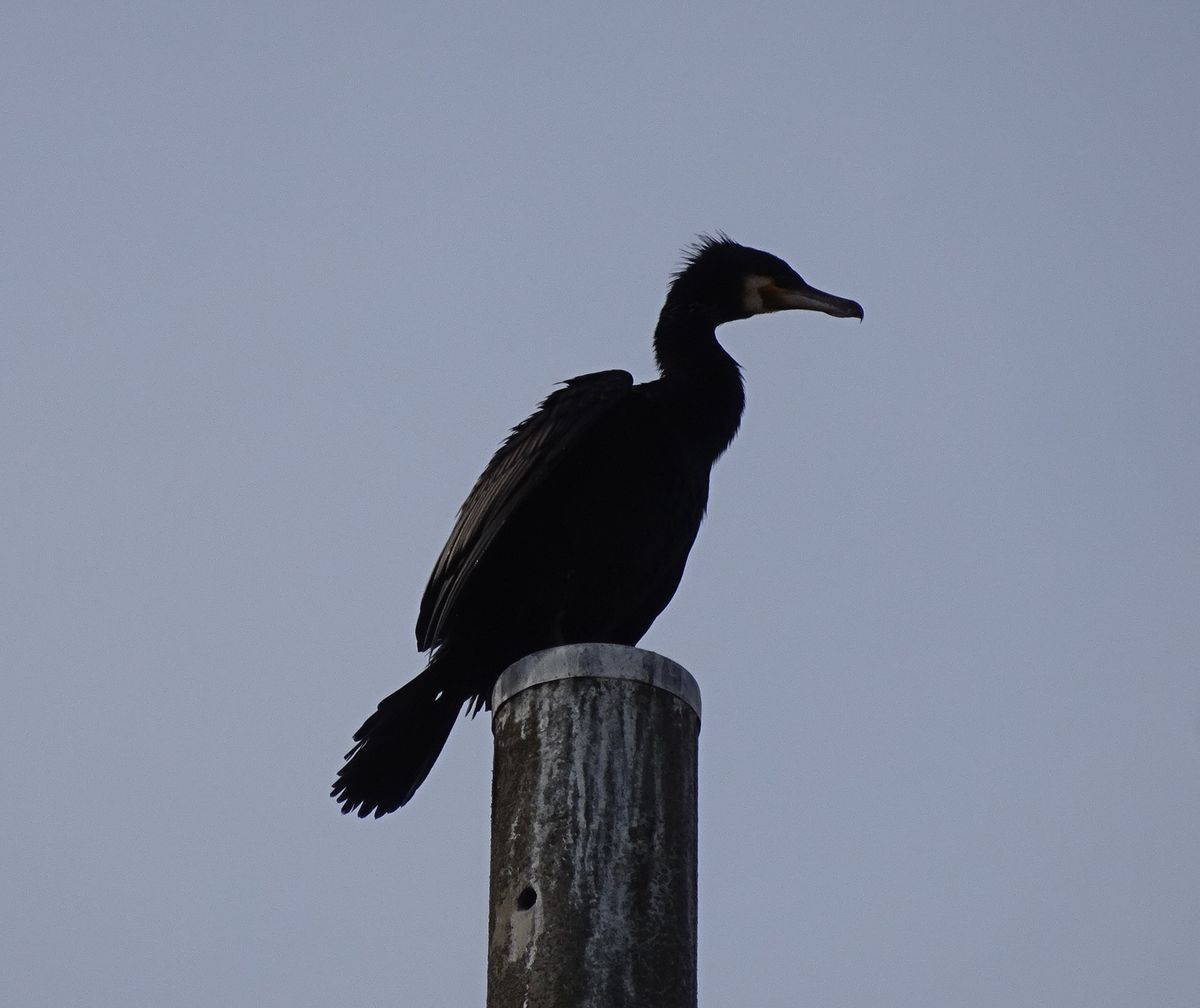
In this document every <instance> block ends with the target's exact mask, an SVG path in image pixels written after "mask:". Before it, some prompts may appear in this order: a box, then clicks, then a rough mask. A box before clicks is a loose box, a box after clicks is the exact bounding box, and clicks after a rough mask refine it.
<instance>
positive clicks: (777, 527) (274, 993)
mask: <svg viewBox="0 0 1200 1008" xmlns="http://www.w3.org/2000/svg"><path fill="white" fill-rule="evenodd" d="M1198 62H1200V8H1198V7H1197V6H1196V5H1195V4H1194V3H1182V2H1181V3H1175V4H1169V3H1142V4H1136V5H1135V4H1119V3H1092V4H1084V3H1058V4H1050V5H1045V4H995V3H991V4H982V3H966V4H963V3H954V4H950V3H945V4H916V5H913V4H893V3H883V2H878V0H864V2H859V3H853V2H852V3H843V4H819V5H806V4H801V5H797V4H794V3H761V4H760V3H749V4H716V3H711V2H702V3H690V4H686V5H685V4H662V5H652V6H647V5H644V4H631V3H622V2H616V3H607V4H594V3H592V4H586V5H584V4H578V5H577V4H556V3H542V4H523V5H517V6H515V7H514V6H512V5H509V6H505V7H495V8H494V9H493V8H491V7H489V6H487V5H481V4H480V5H476V4H461V3H450V4H440V5H431V4H425V5H416V4H404V3H401V4H354V5H330V4H309V3H298V4H286V5H284V4H281V5H269V4H261V3H259V4H220V3H205V4H200V5H180V4H145V3H137V2H131V3H123V4H67V3H49V4H36V5H33V4H30V5H9V8H8V10H7V11H6V13H5V16H4V27H3V31H2V32H0V86H2V94H3V99H2V110H0V115H2V116H3V136H4V154H3V179H4V182H3V186H2V187H0V199H2V200H3V211H2V223H0V249H2V254H3V264H2V268H0V392H2V397H0V424H2V430H3V437H2V443H0V452H2V463H3V472H2V478H0V487H2V489H0V494H2V501H3V504H2V507H3V515H2V517H3V537H2V541H3V557H2V569H3V598H2V599H0V605H2V610H0V611H2V612H3V633H2V637H0V648H2V652H0V660H2V663H3V675H4V682H5V688H4V701H3V704H2V705H0V729H2V733H3V734H2V745H3V753H4V756H3V759H2V760H0V786H2V788H3V795H4V800H5V804H6V806H7V808H6V811H5V813H4V815H3V819H2V821H3V827H2V831H0V845H2V846H0V861H2V864H3V868H2V870H0V906H3V908H4V909H3V912H2V913H0V922H2V923H0V927H2V928H3V934H2V936H0V960H2V961H3V963H4V965H3V968H2V969H0V1001H2V1002H3V1003H4V1004H6V1005H13V1006H20V1008H26V1006H28V1008H34V1006H54V1008H60V1006H63V1005H92V1004H94V1005H135V1006H140V1005H197V1006H200V1005H204V1006H207V1005H218V1004H221V1005H238V1006H241V1005H245V1006H258V1005H288V1006H314V1008H315V1006H327V1005H331V1004H354V1003H358V1004H403V1005H416V1006H426V1005H428V1006H447V1008H460V1006H464V1005H472V1004H481V1003H482V1001H483V991H484V968H485V955H486V937H487V936H486V921H487V857H488V851H487V837H488V802H489V774H490V743H491V738H490V732H489V723H488V720H487V718H486V717H480V718H478V719H476V721H474V722H464V723H461V724H460V725H459V726H458V727H457V728H456V730H455V732H454V733H453V735H452V736H451V740H450V744H449V746H448V747H447V750H446V752H445V754H444V756H443V757H442V759H441V761H440V762H439V764H438V765H437V767H436V769H435V770H434V772H433V774H432V776H431V777H430V779H429V781H428V782H427V783H426V784H425V786H424V787H423V788H422V790H421V792H420V793H419V794H418V796H417V798H416V800H415V801H414V802H413V803H412V804H411V805H410V806H409V807H408V808H406V809H404V810H403V811H402V812H400V813H399V814H397V815H394V816H389V817H387V818H386V819H384V820H382V821H379V822H360V821H358V820H357V819H352V818H344V817H342V816H341V815H339V814H338V811H337V807H336V806H335V805H334V803H333V802H332V801H331V800H330V799H329V797H328V788H329V784H330V782H331V780H332V778H333V775H334V773H335V772H336V770H337V769H338V767H339V766H340V757H341V756H342V754H343V753H344V752H345V751H346V749H347V748H348V747H349V744H350V736H351V734H352V732H353V731H354V730H355V729H356V728H357V727H358V725H359V723H360V722H361V720H362V719H363V718H364V717H365V716H366V715H367V714H368V713H369V712H370V711H371V710H372V709H373V707H374V705H375V703H376V702H377V701H378V699H379V698H380V697H382V696H383V695H384V694H385V693H387V692H389V691H391V690H392V689H394V688H396V687H397V686H399V685H400V684H401V683H402V682H404V681H405V680H406V679H408V678H409V677H410V676H411V675H413V674H414V673H415V672H417V671H418V670H419V669H420V668H421V667H422V661H421V658H420V656H418V655H417V654H416V653H415V651H414V648H413V639H412V626H413V623H414V620H415V617H416V612H417V605H418V602H419V599H420V595H421V591H422V589H423V587H424V584H425V579H426V577H427V575H428V572H429V569H430V567H431V566H432V563H433V560H434V558H435V557H436V555H437V553H438V550H439V549H440V547H441V545H442V542H443V540H444V538H445V535H446V533H447V532H448V531H449V528H450V526H451V523H452V521H453V518H454V515H455V511H456V509H457V507H458V505H459V504H460V502H461V501H462V498H463V497H464V496H465V494H466V492H467V490H468V489H469V487H470V485H471V482H472V481H473V480H474V478H475V476H476V475H477V473H478V472H479V470H480V469H481V468H482V466H483V464H484V463H485V461H486V460H487V458H488V456H489V454H490V453H491V451H492V450H493V449H494V447H495V446H496V445H497V443H498V442H499V441H500V440H501V438H502V437H503V435H504V434H505V433H506V431H507V429H508V428H509V427H510V426H511V425H512V424H513V423H515V422H517V421H518V420H520V419H521V418H522V417H524V416H525V415H526V414H527V413H529V412H530V411H531V410H532V408H533V407H534V406H535V405H536V404H537V402H538V401H539V400H540V399H541V398H542V397H543V396H544V395H545V394H546V393H548V392H549V391H550V390H551V389H552V388H553V387H554V384H555V382H557V381H559V380H561V379H563V378H567V377H569V376H571V375H574V374H580V373H584V372H588V371H594V370H599V369H603V368H610V367H622V368H627V369H629V370H631V371H633V372H634V373H635V375H637V376H638V377H639V378H649V377H652V376H653V367H652V359H651V355H650V348H649V338H650V333H651V330H652V327H653V324H654V321H655V318H656V314H657V311H658V308H659V306H660V304H661V300H662V296H663V292H664V289H665V284H666V282H667V278H668V276H669V273H670V271H671V270H672V269H673V268H674V267H675V266H676V265H677V263H678V257H679V250H680V248H681V247H682V246H684V245H685V244H686V243H688V242H689V241H690V240H691V239H692V237H693V236H694V235H695V233H696V232H699V231H702V230H709V229H716V228H722V229H725V230H727V231H728V232H729V233H730V234H731V235H732V236H734V237H735V238H736V239H738V240H740V241H742V242H745V243H747V244H752V245H756V246H758V247H762V248H766V249H769V250H770V251H772V252H775V253H777V254H779V255H781V256H783V257H784V258H785V259H787V260H788V261H789V262H791V263H792V265H793V266H795V267H796V268H797V269H798V270H799V271H800V272H801V273H802V274H803V275H804V276H805V278H806V279H808V280H809V281H810V282H811V283H813V284H815V285H816V286H818V287H821V288H824V289H826V290H830V291H834V292H836V293H839V294H843V295H846V296H849V297H853V298H856V299H857V300H859V301H861V302H862V303H863V305H864V306H865V308H866V321H865V323H864V324H862V325H859V324H858V323H856V322H853V321H847V320H838V319H831V318H826V317H824V316H816V315H796V314H787V315H781V316H773V317H770V318H763V319H754V320H750V321H748V322H743V323H737V324H734V325H730V326H728V327H726V328H725V329H723V330H722V339H723V342H724V344H725V345H726V346H727V347H728V349H729V350H730V352H731V353H732V354H733V355H734V356H735V357H736V358H737V359H738V360H739V361H741V363H742V364H743V365H744V367H745V371H746V378H747V385H748V393H749V406H748V409H747V414H746V417H745V421H744V424H743V429H742V433H741V435H740V436H739V438H738V440H737V441H736V442H735V443H734V446H733V448H732V449H731V451H730V453H729V454H728V455H727V456H726V457H725V459H723V460H722V461H721V463H719V465H718V468H717V471H716V474H715V478H714V482H713V494H712V503H711V506H710V517H709V519H708V521H707V523H706V524H705V527H704V529H703V530H702V532H701V535H700V538H699V541H698V543H697V546H696V549H695V550H694V553H693V557H692V560H691V563H690V565H689V568H688V572H687V575H686V576H685V579H684V583H683V586H682V588H681V589H680V591H679V594H678V595H677V596H676V599H675V601H674V602H673V604H672V605H671V607H670V608H669V609H668V611H667V612H666V613H665V614H664V615H663V616H662V617H661V618H660V619H659V621H658V622H657V624H656V625H655V626H654V628H653V629H652V630H651V632H650V633H649V634H648V635H647V637H646V638H645V640H644V642H643V644H644V646H646V647H649V648H651V649H654V650H657V651H660V652H661V653H663V654H666V655H668V656H670V657H671V658H674V659H675V660H677V661H679V662H681V663H682V664H684V665H685V666H686V667H688V668H689V669H690V670H691V672H692V673H693V674H694V675H695V676H696V678H697V679H698V680H699V681H700V683H701V687H702V689H703V693H704V713H705V720H704V725H703V731H702V733H701V837H700V842H701V878H700V895H701V902H700V934H701V948H700V962H701V967H700V969H701V976H700V980H701V984H700V990H701V1001H702V1003H703V1004H705V1005H708V1006H714V1008H715V1006H721V1005H748V1006H767V1008H775V1006H779V1008H784V1006H789V1008H790V1006H796V1005H822V1006H831V1008H842V1006H844V1008H867V1006H872V1008H873V1006H878V1005H884V1004H886V1005H894V1006H913V1008H917V1006H920V1008H960V1006H962V1005H965V1004H969V1005H972V1006H976V1008H988V1006H995V1008H1014V1006H1056V1008H1057V1006H1088V1008H1098V1006H1112V1008H1128V1006H1130V1005H1147V1006H1154V1008H1195V1006H1196V1005H1197V1004H1200V953H1198V949H1200V678H1198V676H1197V665H1198V659H1200V620H1198V619H1197V599H1198V598H1200V533H1198V521H1197V513H1198V510H1200V467H1198V466H1197V450H1198V445H1200V409H1198V406H1197V384H1198V382H1200V343H1198V341H1197V336H1196V319H1197V316H1198V314H1200V282H1198V281H1197V262H1198V260H1200V237H1198V235H1200V228H1198V226H1197V225H1198V224H1200V210H1198V206H1200V198H1198V193H1197V184H1196V178H1197V164H1198V163H1200V114H1198V113H1200V88H1198V87H1197V65H1198Z"/></svg>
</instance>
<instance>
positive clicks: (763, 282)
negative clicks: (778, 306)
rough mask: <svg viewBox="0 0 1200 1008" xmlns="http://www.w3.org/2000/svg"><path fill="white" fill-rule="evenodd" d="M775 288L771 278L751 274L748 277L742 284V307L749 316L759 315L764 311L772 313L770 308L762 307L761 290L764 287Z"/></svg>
mask: <svg viewBox="0 0 1200 1008" xmlns="http://www.w3.org/2000/svg"><path fill="white" fill-rule="evenodd" d="M773 286H775V281H774V280H773V279H772V278H771V277H766V276H761V275H759V274H757V273H751V274H750V276H748V277H746V279H745V280H744V281H743V282H742V305H743V306H744V307H745V309H746V311H748V312H749V313H750V314H751V315H759V314H761V313H762V312H764V311H773V310H774V309H772V308H765V307H764V306H763V295H762V292H763V289H764V288H766V287H773Z"/></svg>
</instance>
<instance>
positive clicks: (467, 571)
mask: <svg viewBox="0 0 1200 1008" xmlns="http://www.w3.org/2000/svg"><path fill="white" fill-rule="evenodd" d="M632 387H633V377H632V375H630V374H629V372H628V371H599V372H596V373H595V374H588V375H581V376H580V377H578V378H571V379H569V380H568V381H566V382H564V383H563V387H562V388H560V389H557V390H556V391H554V392H553V393H551V394H550V395H549V396H547V397H546V399H545V401H543V402H542V404H541V406H540V407H539V408H538V410H537V412H535V413H534V414H533V415H532V416H530V417H529V418H527V419H526V420H523V421H522V422H521V423H519V424H518V425H517V426H516V427H514V428H513V431H512V434H510V435H509V437H508V438H507V440H505V442H504V444H502V445H501V446H500V448H499V449H498V450H497V451H496V454H495V455H493V456H492V460H491V461H490V462H489V463H488V465H487V468H486V469H484V470H483V473H482V474H481V475H480V477H479V479H477V480H476V481H475V486H474V487H473V488H472V489H471V492H470V494H469V495H468V496H467V499H466V501H465V502H464V503H463V506H462V508H461V509H460V510H459V513H458V520H457V521H456V522H455V524H454V529H453V530H452V531H451V533H450V538H449V539H448V540H447V541H446V545H445V546H444V547H442V552H441V555H440V556H439V557H438V559H437V563H436V564H434V568H433V573H432V574H431V575H430V577H429V584H428V585H426V587H425V594H424V596H423V597H422V599H421V612H420V615H419V616H418V617H417V646H418V648H419V649H420V650H422V651H426V650H428V649H429V648H431V647H435V646H436V645H438V644H439V643H441V641H442V639H443V637H444V636H445V634H444V630H445V627H446V623H447V620H448V618H449V617H450V616H451V614H452V613H453V611H454V605H455V602H456V601H457V599H458V598H459V596H460V595H461V594H462V592H463V589H464V588H465V587H466V586H467V585H468V584H469V582H470V579H471V575H472V573H473V571H474V570H475V568H476V566H477V565H478V563H479V561H480V560H481V559H482V558H483V557H484V555H485V554H486V553H487V550H488V547H489V546H490V545H491V544H492V541H493V540H494V539H495V538H496V536H497V535H498V534H499V533H500V531H501V530H502V529H503V528H504V527H505V524H506V523H507V522H508V521H509V519H510V518H511V517H512V515H513V513H514V512H515V511H517V510H518V509H519V508H520V507H521V505H522V503H523V502H525V501H527V500H528V499H529V497H530V496H531V495H532V494H534V493H536V492H537V490H538V488H539V487H540V486H541V485H542V484H543V483H544V482H545V480H546V478H547V477H548V476H549V474H550V473H552V472H553V471H554V468H555V466H556V465H557V463H558V461H559V460H560V459H561V458H562V457H563V455H564V454H565V453H567V452H568V451H569V450H570V448H571V446H572V445H573V444H575V443H576V442H577V441H578V440H579V438H580V436H581V435H583V434H584V433H586V432H587V431H588V430H590V429H591V428H592V427H593V426H594V424H595V423H596V422H597V420H598V419H599V418H600V417H602V416H604V415H605V414H606V413H608V411H609V410H611V409H612V408H613V407H614V406H615V405H616V404H617V403H619V402H620V401H621V400H622V399H623V398H624V397H625V396H626V395H627V394H628V392H629V390H630V389H631V388H632Z"/></svg>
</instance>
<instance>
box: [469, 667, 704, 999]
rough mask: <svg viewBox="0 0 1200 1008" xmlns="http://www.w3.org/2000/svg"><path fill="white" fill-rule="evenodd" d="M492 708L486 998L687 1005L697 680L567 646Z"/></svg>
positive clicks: (503, 686) (516, 680)
mask: <svg viewBox="0 0 1200 1008" xmlns="http://www.w3.org/2000/svg"><path fill="white" fill-rule="evenodd" d="M492 710H493V711H494V715H493V720H492V733H493V735H494V736H495V765H494V771H493V782H492V882H491V913H490V920H489V930H490V936H491V941H490V946H489V951H488V993H487V1004H488V1008H616V1006H629V1008H640V1006H647V1008H651V1006H652V1008H695V1005H696V743H697V735H698V734H699V731H700V689H699V687H698V686H697V685H696V681H695V680H694V679H693V678H692V677H691V675H689V674H688V672H687V670H685V669H684V668H682V667H681V666H679V665H677V664H675V662H673V661H670V660H669V659H667V658H663V657H662V656H661V655H657V654H654V653H653V652H651V651H642V650H640V649H638V648H631V647H621V646H618V645H614V644H576V645H570V646H567V647H559V648H553V649H551V650H549V651H541V652H539V653H537V654H533V655H530V656H529V657H527V658H523V659H522V660H521V661H519V662H516V663H515V664H514V665H512V666H511V667H510V668H509V669H508V670H507V671H506V672H505V673H504V674H503V675H502V676H501V677H500V680H499V682H497V684H496V688H495V690H494V691H493V693H492Z"/></svg>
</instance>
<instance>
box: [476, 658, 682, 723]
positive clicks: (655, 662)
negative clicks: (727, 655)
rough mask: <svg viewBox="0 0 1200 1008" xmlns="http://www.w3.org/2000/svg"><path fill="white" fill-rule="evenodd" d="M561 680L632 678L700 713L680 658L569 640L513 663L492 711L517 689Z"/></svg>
mask: <svg viewBox="0 0 1200 1008" xmlns="http://www.w3.org/2000/svg"><path fill="white" fill-rule="evenodd" d="M560 679H627V680H630V681H632V682H640V683H645V684H646V685H648V686H654V687H656V688H658V689H661V690H665V691H666V692H668V693H670V694H672V695H673V696H676V697H678V698H679V699H680V700H682V701H683V702H684V703H685V704H687V705H688V706H689V707H691V708H692V710H693V711H695V712H696V717H697V718H699V717H700V684H699V683H697V682H696V680H695V679H694V678H693V677H692V674H691V673H690V672H689V671H688V670H687V669H685V668H684V667H683V666H682V665H680V664H679V663H678V662H674V661H672V660H671V659H670V658H666V657H664V656H663V655H660V654H658V653H656V652H654V651H646V650H644V649H643V648H636V647H628V646H626V645H624V644H564V645H562V646H560V647H553V648H548V649H547V650H545V651H535V652H534V653H533V654H531V655H526V656H525V657H524V658H521V659H518V660H517V661H515V662H513V663H512V664H511V665H510V666H509V667H508V668H506V669H505V670H504V672H503V673H502V674H501V676H500V678H499V679H497V680H496V685H495V687H494V688H493V689H492V711H493V712H495V711H497V710H499V709H500V708H501V707H502V706H504V704H506V703H507V702H508V701H509V700H511V699H512V698H513V697H514V696H516V695H517V694H518V693H520V692H522V691H524V690H527V689H529V688H530V687H531V686H539V685H541V684H542V683H550V682H557V681H558V680H560Z"/></svg>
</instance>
